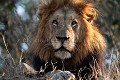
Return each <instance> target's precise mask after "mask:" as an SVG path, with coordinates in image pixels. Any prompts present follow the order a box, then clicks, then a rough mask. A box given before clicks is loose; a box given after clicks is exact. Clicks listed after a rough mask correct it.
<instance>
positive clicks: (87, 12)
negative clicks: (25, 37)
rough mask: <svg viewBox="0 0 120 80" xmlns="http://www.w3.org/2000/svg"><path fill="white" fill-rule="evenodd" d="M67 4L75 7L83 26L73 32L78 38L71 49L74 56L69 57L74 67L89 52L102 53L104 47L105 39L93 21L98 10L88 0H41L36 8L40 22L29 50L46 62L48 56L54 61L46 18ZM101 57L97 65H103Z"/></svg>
mask: <svg viewBox="0 0 120 80" xmlns="http://www.w3.org/2000/svg"><path fill="white" fill-rule="evenodd" d="M45 1H46V0H45ZM68 5H69V6H70V7H71V8H74V9H75V11H76V13H77V14H78V15H79V17H81V25H82V26H84V27H81V28H80V31H79V33H78V34H75V36H78V38H79V39H78V41H76V45H75V48H74V50H73V53H74V57H72V59H70V60H71V64H72V66H73V67H75V66H76V65H77V64H78V63H81V61H82V60H83V59H84V58H86V57H87V56H88V55H90V54H93V55H94V54H96V55H97V54H98V55H99V54H100V55H103V52H104V51H105V47H106V44H105V40H104V38H103V36H102V35H101V33H100V32H99V30H98V29H97V27H96V25H95V23H94V21H93V20H94V19H95V18H96V16H97V12H98V11H97V10H96V8H95V6H94V4H92V3H90V2H89V1H86V0H51V1H49V2H44V0H43V3H42V2H41V4H40V6H39V9H38V16H39V18H40V22H39V25H38V31H37V34H36V37H35V40H34V42H33V44H32V48H31V51H33V53H34V55H36V56H39V57H40V59H42V60H44V61H46V62H47V61H48V60H49V59H50V58H51V59H53V61H56V58H55V55H54V50H53V47H52V46H51V45H50V44H51V43H50V40H49V37H50V35H52V34H49V28H48V26H49V24H48V19H49V18H50V16H51V14H53V12H55V11H56V10H58V9H60V8H62V7H65V6H68ZM64 10H65V9H64ZM102 59H103V57H102V56H101V58H99V60H98V63H101V64H100V65H99V66H100V67H102V66H103V65H102V64H103V63H102Z"/></svg>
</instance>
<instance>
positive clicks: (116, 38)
mask: <svg viewBox="0 0 120 80" xmlns="http://www.w3.org/2000/svg"><path fill="white" fill-rule="evenodd" d="M92 1H94V2H95V3H96V5H97V8H98V10H99V11H100V14H99V17H98V19H97V20H96V23H97V24H98V28H99V29H100V30H101V32H102V34H103V35H104V36H105V38H106V43H107V45H108V48H107V51H106V54H105V64H106V68H107V69H108V70H109V69H111V67H112V68H113V69H117V71H118V70H120V63H119V62H120V61H119V60H120V55H119V52H120V0H92ZM38 4H39V0H0V74H3V68H4V65H5V59H6V58H7V57H12V58H13V60H14V61H15V62H16V61H19V59H20V57H21V55H22V54H27V53H25V52H27V51H28V50H29V46H30V43H31V41H32V37H33V34H34V32H35V30H36V25H37V21H38V20H39V19H38V17H37V14H36V11H37V7H38ZM27 55H28V54H27Z"/></svg>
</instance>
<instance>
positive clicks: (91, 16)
mask: <svg viewBox="0 0 120 80" xmlns="http://www.w3.org/2000/svg"><path fill="white" fill-rule="evenodd" d="M97 15H98V11H97V10H96V9H95V8H93V7H91V6H86V7H84V9H83V10H82V17H83V18H85V19H86V20H87V21H88V22H92V21H93V20H95V19H96V17H97Z"/></svg>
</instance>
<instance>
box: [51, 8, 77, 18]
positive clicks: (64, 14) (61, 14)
mask: <svg viewBox="0 0 120 80" xmlns="http://www.w3.org/2000/svg"><path fill="white" fill-rule="evenodd" d="M53 16H54V17H56V18H62V19H63V18H64V19H67V18H70V19H72V18H75V17H76V18H78V17H79V15H78V14H77V13H76V12H75V11H74V10H73V9H68V10H63V9H58V10H56V11H55V12H54V13H53Z"/></svg>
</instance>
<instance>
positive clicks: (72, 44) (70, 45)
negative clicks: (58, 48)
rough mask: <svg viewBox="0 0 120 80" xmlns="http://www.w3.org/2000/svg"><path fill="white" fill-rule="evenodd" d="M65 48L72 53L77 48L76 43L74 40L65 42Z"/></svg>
mask: <svg viewBox="0 0 120 80" xmlns="http://www.w3.org/2000/svg"><path fill="white" fill-rule="evenodd" d="M64 47H65V48H66V49H67V50H69V51H72V50H73V49H74V47H75V42H74V40H68V41H65V42H64Z"/></svg>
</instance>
